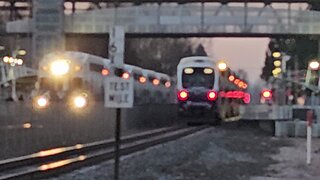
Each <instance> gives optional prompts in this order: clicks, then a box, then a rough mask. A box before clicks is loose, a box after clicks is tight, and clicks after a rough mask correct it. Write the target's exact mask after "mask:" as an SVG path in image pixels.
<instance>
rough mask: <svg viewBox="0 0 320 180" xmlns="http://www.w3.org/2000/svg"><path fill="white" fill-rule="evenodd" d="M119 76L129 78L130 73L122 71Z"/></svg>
mask: <svg viewBox="0 0 320 180" xmlns="http://www.w3.org/2000/svg"><path fill="white" fill-rule="evenodd" d="M121 77H122V78H123V79H129V78H130V74H129V73H128V72H124V73H123V74H122V76H121Z"/></svg>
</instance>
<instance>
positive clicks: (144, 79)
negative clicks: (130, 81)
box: [139, 76, 147, 84]
mask: <svg viewBox="0 0 320 180" xmlns="http://www.w3.org/2000/svg"><path fill="white" fill-rule="evenodd" d="M146 81H147V79H146V78H145V77H143V76H140V77H139V82H140V83H141V84H144V83H146Z"/></svg>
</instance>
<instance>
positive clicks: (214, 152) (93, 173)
mask: <svg viewBox="0 0 320 180" xmlns="http://www.w3.org/2000/svg"><path fill="white" fill-rule="evenodd" d="M301 141H303V140H302V139H301ZM297 145H300V144H299V143H297V142H295V140H294V139H285V138H275V137H273V136H272V135H270V134H267V133H265V132H263V131H261V130H259V129H258V128H257V127H255V126H254V127H252V126H250V127H249V126H247V125H245V126H236V125H223V126H220V127H211V128H209V129H207V130H205V131H202V132H198V133H195V134H193V135H190V136H187V137H184V138H182V139H179V140H176V141H172V142H169V143H165V144H161V145H158V146H155V147H152V148H149V149H147V150H144V151H141V152H138V153H135V154H132V155H129V156H124V157H122V158H121V164H120V167H121V169H120V179H121V180H135V179H138V180H153V179H157V180H197V179H200V180H212V179H218V180H236V179H240V180H242V179H243V180H247V179H267V177H270V178H271V179H274V178H276V179H278V178H290V177H291V178H293V177H294V176H295V175H297V174H294V176H290V175H291V173H290V172H291V171H293V172H295V171H294V169H295V168H297V167H301V166H303V164H300V166H294V165H293V164H294V163H295V162H296V161H294V160H292V161H289V160H290V159H292V157H290V156H289V155H288V153H289V154H290V153H291V152H292V153H295V154H294V155H291V156H303V157H304V156H305V154H303V150H299V151H298V152H294V151H293V149H296V147H297ZM300 146H301V145H300ZM300 146H299V148H300V149H301V148H302V149H303V146H301V147H300ZM296 153H298V154H296ZM300 159H303V158H300ZM293 161H294V162H293ZM316 162H318V164H319V158H318V159H314V162H313V163H316ZM287 164H290V165H291V166H290V165H287ZM287 166H288V168H285V167H287ZM317 167H318V166H317ZM315 169H316V168H313V171H316V170H315ZM318 169H319V168H318ZM284 170H285V171H286V172H287V173H286V172H283V171H284ZM311 171H312V168H310V167H309V168H305V169H304V168H300V171H299V173H298V175H300V176H299V177H302V179H304V178H311V177H314V176H316V175H317V174H316V173H314V174H311V175H309V176H303V175H301V174H304V173H308V172H311ZM52 179H70V180H71V179H79V180H82V179H83V180H87V179H101V180H102V179H104V180H105V179H110V180H112V179H113V161H108V162H104V163H101V164H98V165H95V166H91V167H85V168H82V169H79V170H76V171H74V172H71V173H68V174H64V175H61V176H59V177H56V178H52ZM300 179H301V178H300Z"/></svg>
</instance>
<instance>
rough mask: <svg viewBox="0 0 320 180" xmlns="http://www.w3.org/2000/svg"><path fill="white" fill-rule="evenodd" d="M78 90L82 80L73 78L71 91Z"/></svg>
mask: <svg viewBox="0 0 320 180" xmlns="http://www.w3.org/2000/svg"><path fill="white" fill-rule="evenodd" d="M80 88H82V79H81V78H73V79H72V81H71V89H80Z"/></svg>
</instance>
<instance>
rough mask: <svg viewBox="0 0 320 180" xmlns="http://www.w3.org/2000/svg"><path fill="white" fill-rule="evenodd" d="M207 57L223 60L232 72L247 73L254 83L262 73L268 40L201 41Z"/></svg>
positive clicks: (219, 39) (231, 39) (225, 39)
mask: <svg viewBox="0 0 320 180" xmlns="http://www.w3.org/2000/svg"><path fill="white" fill-rule="evenodd" d="M202 40H203V45H204V46H205V50H206V52H207V53H208V55H209V56H213V57H215V58H216V59H218V60H224V61H226V62H227V64H228V65H229V66H230V67H231V69H233V70H238V69H243V70H245V71H247V73H248V77H249V81H250V82H251V83H253V82H256V81H257V80H258V79H259V76H260V74H261V72H262V68H263V66H264V61H265V53H266V50H267V49H268V43H269V41H270V39H269V38H212V39H202Z"/></svg>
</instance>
